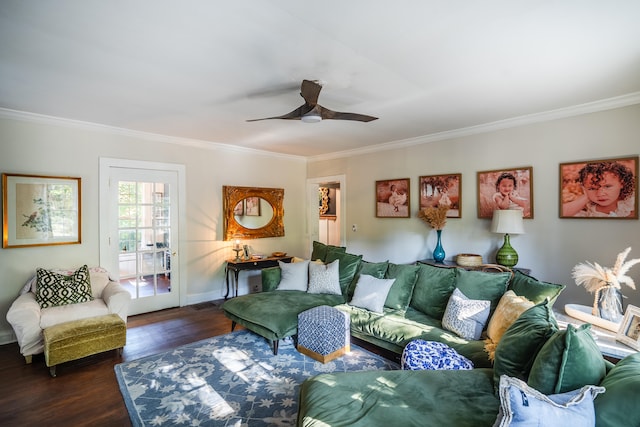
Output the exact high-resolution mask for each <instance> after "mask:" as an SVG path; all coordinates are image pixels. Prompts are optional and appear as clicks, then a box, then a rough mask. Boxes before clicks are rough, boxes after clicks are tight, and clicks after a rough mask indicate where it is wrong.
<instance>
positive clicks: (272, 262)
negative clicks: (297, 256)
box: [224, 256, 293, 300]
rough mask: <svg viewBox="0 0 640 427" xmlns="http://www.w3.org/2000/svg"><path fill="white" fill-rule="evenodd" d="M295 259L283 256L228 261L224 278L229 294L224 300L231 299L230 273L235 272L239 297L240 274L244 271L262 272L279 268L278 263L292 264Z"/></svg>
mask: <svg viewBox="0 0 640 427" xmlns="http://www.w3.org/2000/svg"><path fill="white" fill-rule="evenodd" d="M292 259H293V257H292V256H281V257H269V258H262V259H249V260H241V261H236V260H235V259H230V260H227V265H226V267H225V269H224V276H225V279H226V282H227V293H226V294H225V295H224V299H225V300H226V299H227V298H228V297H229V289H230V288H229V273H230V272H233V276H234V279H235V286H234V287H235V295H234V296H236V297H237V296H238V276H239V275H240V272H241V271H243V270H262V269H263V268H269V267H277V266H278V261H282V262H291V260H292Z"/></svg>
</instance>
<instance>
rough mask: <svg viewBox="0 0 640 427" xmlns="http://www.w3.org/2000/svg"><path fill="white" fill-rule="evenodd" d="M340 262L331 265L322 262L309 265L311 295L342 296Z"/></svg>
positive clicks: (309, 290) (336, 261)
mask: <svg viewBox="0 0 640 427" xmlns="http://www.w3.org/2000/svg"><path fill="white" fill-rule="evenodd" d="M339 262H340V260H338V259H337V260H335V261H333V262H331V263H329V264H323V263H321V262H310V263H309V289H308V291H307V292H309V293H310V294H334V295H341V294H342V290H341V289H340V264H339Z"/></svg>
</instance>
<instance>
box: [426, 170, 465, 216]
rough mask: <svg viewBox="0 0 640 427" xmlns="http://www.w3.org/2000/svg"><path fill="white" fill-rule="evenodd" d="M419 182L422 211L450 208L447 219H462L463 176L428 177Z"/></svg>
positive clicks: (456, 174)
mask: <svg viewBox="0 0 640 427" xmlns="http://www.w3.org/2000/svg"><path fill="white" fill-rule="evenodd" d="M419 180H420V182H419V191H420V197H419V200H420V210H422V209H424V208H435V207H438V206H448V207H449V210H448V211H447V218H462V174H460V173H450V174H445V175H427V176H421V177H420V178H419Z"/></svg>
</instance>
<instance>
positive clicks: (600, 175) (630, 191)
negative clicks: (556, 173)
mask: <svg viewBox="0 0 640 427" xmlns="http://www.w3.org/2000/svg"><path fill="white" fill-rule="evenodd" d="M637 188H638V156H636V157H625V158H618V159H603V160H589V161H582V162H572V163H561V164H560V203H559V206H560V218H602V219H638V198H637V196H636V190H637Z"/></svg>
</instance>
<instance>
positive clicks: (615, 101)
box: [307, 92, 640, 162]
mask: <svg viewBox="0 0 640 427" xmlns="http://www.w3.org/2000/svg"><path fill="white" fill-rule="evenodd" d="M636 104H640V92H633V93H629V94H626V95H622V96H616V97H613V98H607V99H602V100H599V101H593V102H587V103H584V104H579V105H574V106H571V107H566V108H558V109H556V110H550V111H545V112H542V113H535V114H528V115H524V116H518V117H513V118H510V119H505V120H498V121H495V122H490V123H485V124H481V125H476V126H469V127H466V128H460V129H454V130H450V131H445V132H438V133H433V134H430V135H423V136H418V137H414V138H407V139H402V140H397V141H391V142H385V143H383V144H377V145H373V146H370V147H366V148H355V149H353V150H346V151H337V152H334V153H328V154H320V155H317V156H310V157H307V160H308V161H310V162H315V161H322V160H333V159H339V158H344V157H353V156H359V155H362V154H369V153H375V152H379V151H386V150H393V149H398V148H405V147H411V146H415V145H421V144H428V143H430V142H436V141H443V140H446V139H454V138H461V137H466V136H471V135H478V134H482V133H488V132H493V131H497V130H503V129H509V128H515V127H518V126H524V125H529V124H534V123H542V122H550V121H553V120H558V119H564V118H568V117H574V116H580V115H583V114H590V113H597V112H600V111H606V110H613V109H615V108H622V107H628V106H630V105H636Z"/></svg>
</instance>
